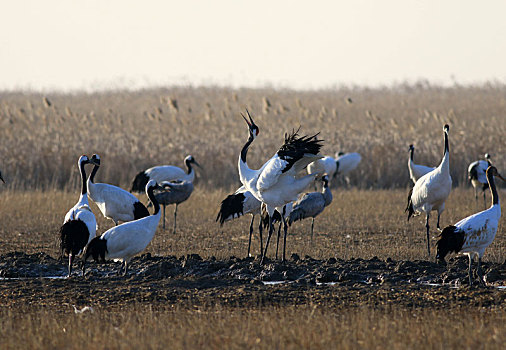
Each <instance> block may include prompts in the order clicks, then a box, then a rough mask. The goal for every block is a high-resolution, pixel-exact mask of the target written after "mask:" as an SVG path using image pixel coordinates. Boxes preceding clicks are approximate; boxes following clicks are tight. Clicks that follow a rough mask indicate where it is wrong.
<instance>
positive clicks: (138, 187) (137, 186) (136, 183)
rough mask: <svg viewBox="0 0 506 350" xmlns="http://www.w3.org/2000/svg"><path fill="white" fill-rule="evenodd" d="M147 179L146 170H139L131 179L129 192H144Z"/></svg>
mask: <svg viewBox="0 0 506 350" xmlns="http://www.w3.org/2000/svg"><path fill="white" fill-rule="evenodd" d="M148 181H149V177H148V176H147V175H146V172H145V171H144V170H143V171H141V172H140V173H138V174H137V175H136V176H135V178H134V180H133V181H132V188H131V189H130V192H144V189H145V188H146V185H147V184H148Z"/></svg>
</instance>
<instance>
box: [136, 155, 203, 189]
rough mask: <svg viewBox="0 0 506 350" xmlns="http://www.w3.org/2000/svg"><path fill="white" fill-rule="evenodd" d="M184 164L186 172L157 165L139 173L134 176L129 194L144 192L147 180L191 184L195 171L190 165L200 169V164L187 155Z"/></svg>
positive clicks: (172, 167) (175, 167) (172, 166)
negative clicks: (187, 182)
mask: <svg viewBox="0 0 506 350" xmlns="http://www.w3.org/2000/svg"><path fill="white" fill-rule="evenodd" d="M184 163H185V165H186V172H185V171H184V170H183V169H181V168H180V167H177V166H174V165H159V166H155V167H152V168H149V169H147V170H144V171H141V172H140V173H138V174H137V175H136V176H135V178H134V180H133V182H132V188H131V189H130V192H142V191H144V188H145V187H146V184H147V183H148V181H149V180H155V181H156V182H157V183H162V182H163V181H189V182H193V180H194V179H195V169H193V167H192V165H196V166H198V167H199V168H200V164H199V163H197V161H196V160H195V158H194V157H193V156H192V155H188V156H187V157H186V158H185V159H184Z"/></svg>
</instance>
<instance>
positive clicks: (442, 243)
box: [437, 166, 505, 285]
mask: <svg viewBox="0 0 506 350" xmlns="http://www.w3.org/2000/svg"><path fill="white" fill-rule="evenodd" d="M486 176H487V179H488V184H489V187H490V192H491V194H492V205H491V206H490V208H489V209H487V210H484V211H481V212H479V213H476V214H474V215H471V216H468V217H467V218H465V219H463V220H460V221H459V222H457V223H456V224H455V225H454V226H448V227H446V228H445V229H444V230H443V232H442V233H441V239H440V240H439V241H438V243H437V259H438V260H440V261H443V262H444V258H445V256H446V254H447V253H448V252H452V251H453V252H455V253H462V254H465V255H467V256H468V257H469V284H470V285H471V284H472V275H471V264H472V260H473V257H477V258H478V275H479V277H480V279H481V278H482V276H481V269H480V263H481V258H482V257H483V254H484V253H485V249H486V248H487V247H488V246H489V245H490V244H491V243H492V242H493V241H494V238H495V235H496V233H497V227H498V225H499V219H500V218H501V205H500V203H499V195H498V193H497V189H496V187H495V183H494V176H497V177H499V178H501V179H502V180H503V181H505V180H504V178H503V177H502V176H501V175H500V174H499V173H498V172H497V169H496V168H495V167H493V166H491V167H489V168H488V170H487V171H486Z"/></svg>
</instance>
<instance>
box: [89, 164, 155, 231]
mask: <svg viewBox="0 0 506 350" xmlns="http://www.w3.org/2000/svg"><path fill="white" fill-rule="evenodd" d="M91 162H92V164H95V167H94V169H93V171H92V173H91V175H90V177H89V178H88V181H87V185H88V196H89V197H90V198H91V200H92V201H93V202H95V204H96V205H97V207H98V209H100V211H101V212H102V215H104V217H106V218H108V219H111V220H112V221H114V223H115V224H116V225H118V222H119V221H122V222H128V221H132V220H136V219H140V218H141V217H145V216H148V215H149V212H148V210H147V209H146V207H145V206H144V204H142V203H141V202H140V201H139V199H137V197H135V196H134V195H133V194H131V193H130V192H128V191H125V190H124V189H122V188H120V187H117V186H114V185H110V184H105V183H95V182H94V181H93V180H94V176H95V174H96V172H97V171H98V167H99V166H100V157H99V156H98V155H96V154H94V155H93V156H92V158H91Z"/></svg>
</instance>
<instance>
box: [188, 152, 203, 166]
mask: <svg viewBox="0 0 506 350" xmlns="http://www.w3.org/2000/svg"><path fill="white" fill-rule="evenodd" d="M184 162H185V164H186V166H188V164H195V165H196V166H198V167H199V168H201V169H202V167H201V166H200V164H199V163H197V161H196V160H195V158H194V157H193V156H192V155H191V154H190V155H188V156H187V157H186V158H185V159H184Z"/></svg>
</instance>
